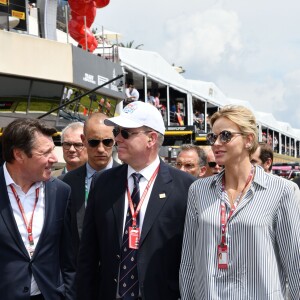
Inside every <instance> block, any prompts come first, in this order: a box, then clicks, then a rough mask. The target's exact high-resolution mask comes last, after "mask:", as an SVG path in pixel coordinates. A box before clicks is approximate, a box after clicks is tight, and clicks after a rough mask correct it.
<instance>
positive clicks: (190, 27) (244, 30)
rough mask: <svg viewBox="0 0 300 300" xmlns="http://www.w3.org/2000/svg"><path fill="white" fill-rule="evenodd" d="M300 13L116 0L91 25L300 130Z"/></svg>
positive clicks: (236, 3)
mask: <svg viewBox="0 0 300 300" xmlns="http://www.w3.org/2000/svg"><path fill="white" fill-rule="evenodd" d="M299 12H300V1H298V0H285V1H280V0H276V1H271V0H251V1H249V0H243V1H241V0H223V1H222V0H215V1H214V0H185V1H182V0H173V1H167V0H152V1H145V0H142V1H141V0H127V1H124V0H111V2H110V4H109V5H108V6H107V7H105V8H102V9H98V10H97V16H96V19H95V23H94V25H93V27H94V28H98V29H101V27H102V26H103V27H104V28H105V29H108V30H111V31H116V32H119V33H120V34H121V35H122V37H121V39H120V42H123V43H124V44H126V43H127V42H129V41H134V45H138V44H143V45H144V46H143V47H141V49H143V50H148V51H155V52H157V53H159V54H160V55H161V56H162V57H163V58H164V59H165V60H166V61H168V62H169V63H170V64H172V63H175V65H177V66H182V67H183V68H184V69H185V70H186V72H185V73H184V74H183V76H184V77H185V78H187V79H195V80H202V81H211V82H213V83H215V84H216V85H217V86H218V87H219V88H220V89H221V91H222V92H223V93H224V94H225V95H226V96H227V97H229V98H235V99H239V100H246V101H248V102H250V104H251V105H252V107H253V108H254V109H255V110H257V111H262V112H270V113H272V114H273V115H274V117H275V118H276V120H278V121H282V122H287V123H289V124H290V125H291V126H292V127H294V128H298V129H300V104H299V99H300V29H299V28H300V18H299Z"/></svg>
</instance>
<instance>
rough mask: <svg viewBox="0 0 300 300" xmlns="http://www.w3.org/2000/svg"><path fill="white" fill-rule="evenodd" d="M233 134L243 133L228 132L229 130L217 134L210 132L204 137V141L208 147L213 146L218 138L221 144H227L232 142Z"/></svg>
mask: <svg viewBox="0 0 300 300" xmlns="http://www.w3.org/2000/svg"><path fill="white" fill-rule="evenodd" d="M235 134H243V133H242V132H234V131H229V130H223V131H221V132H220V133H219V134H215V133H213V132H210V133H208V134H207V135H206V140H207V143H208V144H209V145H213V144H214V143H215V142H216V141H217V139H218V137H219V136H220V142H221V143H223V144H227V143H229V142H230V141H231V140H232V138H233V135H235Z"/></svg>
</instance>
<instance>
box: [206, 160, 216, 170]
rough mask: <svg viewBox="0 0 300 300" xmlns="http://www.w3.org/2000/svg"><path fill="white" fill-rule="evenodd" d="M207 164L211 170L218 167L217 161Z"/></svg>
mask: <svg viewBox="0 0 300 300" xmlns="http://www.w3.org/2000/svg"><path fill="white" fill-rule="evenodd" d="M207 164H208V166H209V167H210V168H215V167H216V165H217V163H216V162H215V161H209V162H208V163H207Z"/></svg>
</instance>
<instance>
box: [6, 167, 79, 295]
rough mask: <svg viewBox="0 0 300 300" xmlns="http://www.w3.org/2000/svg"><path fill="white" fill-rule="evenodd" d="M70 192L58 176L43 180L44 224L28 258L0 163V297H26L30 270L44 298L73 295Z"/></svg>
mask: <svg viewBox="0 0 300 300" xmlns="http://www.w3.org/2000/svg"><path fill="white" fill-rule="evenodd" d="M69 196H70V188H69V187H68V186H67V185H66V184H65V183H63V182H61V181H60V180H58V179H54V178H51V179H50V180H49V181H47V182H45V220H44V226H43V229H42V232H41V236H40V238H39V241H38V244H37V245H36V249H35V252H34V254H33V257H32V259H30V257H29V255H28V252H27V250H26V248H25V246H24V243H23V241H22V237H21V235H20V233H19V230H18V228H17V224H16V221H15V218H14V215H13V212H12V207H11V204H10V201H9V197H8V194H7V188H6V183H5V179H4V172H3V167H0V199H1V201H0V253H1V254H0V270H1V280H0V298H1V299H5V300H21V299H22V300H25V299H26V300H27V299H29V296H30V285H31V275H32V274H33V276H34V278H35V280H36V283H37V285H38V287H39V289H40V291H41V293H42V294H43V295H44V297H45V299H46V300H48V299H49V300H59V299H75V295H74V294H75V286H74V280H75V266H74V253H73V252H72V246H71V233H70V232H71V226H70V218H69V214H68V212H67V203H68V200H69ZM62 280H63V281H62ZM64 295H65V296H64Z"/></svg>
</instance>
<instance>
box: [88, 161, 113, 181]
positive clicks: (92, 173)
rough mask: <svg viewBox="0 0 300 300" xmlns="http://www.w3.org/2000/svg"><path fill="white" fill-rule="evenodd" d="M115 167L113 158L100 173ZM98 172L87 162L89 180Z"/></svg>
mask: <svg viewBox="0 0 300 300" xmlns="http://www.w3.org/2000/svg"><path fill="white" fill-rule="evenodd" d="M112 166H113V159H112V158H111V159H110V161H109V163H108V164H107V165H106V167H105V168H103V169H102V170H100V171H103V170H108V169H111V168H112ZM97 172H98V171H96V170H95V169H93V168H92V167H91V166H90V164H89V163H88V162H87V163H86V174H87V176H88V178H89V179H90V178H91V177H92V176H93V175H94V174H95V173H97Z"/></svg>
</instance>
